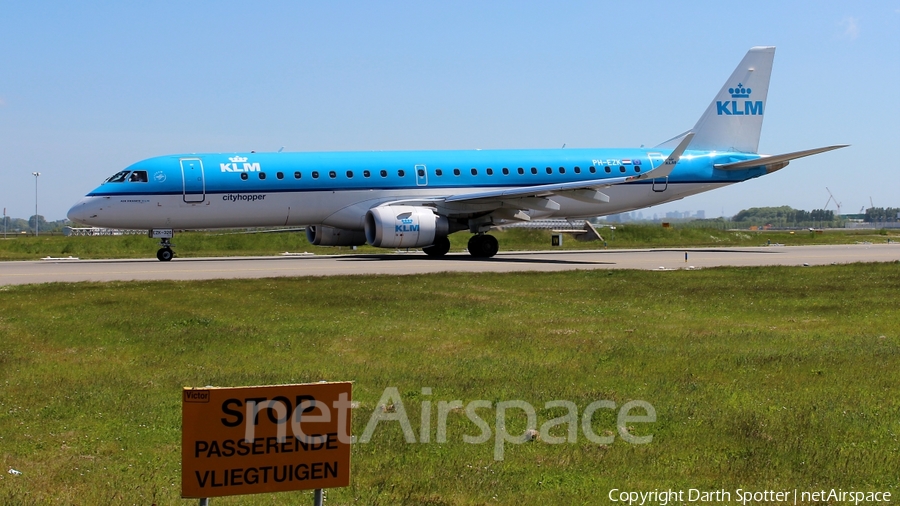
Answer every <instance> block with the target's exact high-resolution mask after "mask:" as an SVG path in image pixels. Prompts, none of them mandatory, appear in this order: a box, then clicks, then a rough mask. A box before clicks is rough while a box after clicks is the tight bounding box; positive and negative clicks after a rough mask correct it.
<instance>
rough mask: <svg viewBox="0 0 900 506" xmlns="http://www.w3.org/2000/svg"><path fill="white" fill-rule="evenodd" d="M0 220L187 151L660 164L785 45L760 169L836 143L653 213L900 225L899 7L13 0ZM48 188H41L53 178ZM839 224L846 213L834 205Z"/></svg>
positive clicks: (1, 108)
mask: <svg viewBox="0 0 900 506" xmlns="http://www.w3.org/2000/svg"><path fill="white" fill-rule="evenodd" d="M0 24H2V30H0V157H2V163H0V207H4V208H6V212H7V214H8V215H10V216H12V217H18V218H28V217H30V216H32V215H33V214H34V208H35V182H36V181H37V186H38V188H37V194H38V195H37V200H38V213H39V214H40V215H42V216H44V217H45V218H46V219H47V220H57V219H62V218H64V217H65V214H66V212H67V210H68V209H69V207H71V206H72V205H73V204H75V203H76V202H77V201H78V200H79V199H80V198H81V197H82V196H83V195H84V194H86V193H87V192H89V191H90V190H91V189H93V188H95V187H96V186H98V185H99V184H100V183H101V181H102V180H103V179H105V178H106V177H108V176H110V175H112V174H114V173H115V172H117V171H118V170H120V169H122V168H124V167H126V166H128V165H130V164H132V163H134V162H136V161H139V160H141V159H144V158H149V157H152V156H158V155H166V154H177V153H203V152H234V151H249V150H256V151H276V150H278V149H279V148H281V147H282V146H283V147H284V149H285V151H357V150H359V151H368V150H417V149H471V148H481V149H491V148H499V149H508V148H547V147H561V146H562V145H563V144H566V147H572V148H574V147H637V146H641V145H646V146H648V147H650V146H654V145H656V144H658V143H660V142H662V141H664V140H666V139H669V138H670V137H672V136H674V135H676V134H678V133H681V132H683V131H685V130H687V129H689V128H691V126H693V124H694V123H695V122H696V120H697V119H698V118H699V117H700V115H701V114H702V113H703V111H704V110H705V108H706V106H707V105H708V104H709V103H710V101H711V100H712V99H713V97H714V95H715V94H716V92H717V91H718V90H719V88H720V87H721V86H722V85H723V84H724V83H725V80H726V79H727V78H728V77H729V75H730V74H731V72H732V70H733V69H734V67H735V66H736V65H737V64H738V62H739V61H740V60H741V58H742V57H743V56H744V54H745V53H746V51H747V50H748V49H749V48H750V47H752V46H760V45H774V46H777V51H776V55H775V65H774V70H773V74H772V81H771V85H770V88H769V96H768V101H767V104H766V118H765V122H764V125H763V130H762V137H761V139H760V151H761V152H763V153H770V154H778V153H784V152H790V151H799V150H803V149H810V148H815V147H819V146H827V145H831V144H851V145H852V146H851V147H849V148H846V149H842V150H838V151H834V152H830V153H825V154H821V155H817V156H814V157H810V158H805V159H802V160H796V161H794V162H792V163H791V165H790V166H789V167H787V168H785V169H782V170H781V171H779V172H777V173H774V174H771V175H768V176H765V177H762V178H759V179H755V180H752V181H748V182H745V183H741V184H737V185H732V186H730V187H727V188H723V189H719V190H715V191H712V192H707V193H704V194H700V195H697V196H693V197H688V198H686V199H684V200H681V201H677V202H673V203H670V204H666V205H661V206H656V207H653V208H649V209H645V210H644V214H645V216H651V215H652V214H654V213H659V214H660V215H662V214H664V213H665V212H667V211H673V210H679V211H698V210H704V211H705V212H706V215H707V217H713V216H719V215H725V216H731V215H734V214H735V213H737V212H738V211H740V210H741V209H745V208H749V207H761V206H779V205H789V206H792V207H795V208H798V209H806V210H812V209H816V208H822V207H823V206H824V205H825V204H826V202H828V199H829V194H828V191H827V190H826V188H829V189H830V190H831V192H832V193H833V194H834V196H835V198H836V200H837V201H838V202H840V203H841V204H842V209H841V211H842V212H843V213H855V212H858V211H859V210H860V208H862V207H869V205H870V199H871V202H873V203H874V204H875V206H877V207H900V192H898V190H900V168H898V167H897V166H896V165H897V162H896V154H895V153H893V150H894V149H898V148H900V93H898V92H897V91H896V90H897V89H898V88H900V0H873V1H864V2H839V1H836V2H792V1H785V0H780V1H773V2H769V1H755V2H703V1H698V2H686V3H684V4H683V5H681V4H676V3H675V2H642V1H634V2H595V1H586V2H553V3H550V2H523V1H515V2H513V1H510V2H502V1H496V2H494V1H490V2H484V1H472V2H469V1H454V2H422V1H416V2H413V1H410V2H393V1H383V2H299V1H290V2H289V1H285V2H252V3H251V2H246V3H239V2H227V1H215V2H203V1H196V2H89V1H85V2H61V1H60V2H42V1H28V2H19V1H11V0H0ZM32 172H40V173H41V175H40V177H39V178H35V177H34V176H32ZM829 208H830V209H832V210H836V208H835V207H834V205H833V204H831V203H829Z"/></svg>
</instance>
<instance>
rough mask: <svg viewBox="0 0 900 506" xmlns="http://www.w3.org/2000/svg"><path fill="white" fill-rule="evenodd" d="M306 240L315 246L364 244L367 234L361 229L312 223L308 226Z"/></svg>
mask: <svg viewBox="0 0 900 506" xmlns="http://www.w3.org/2000/svg"><path fill="white" fill-rule="evenodd" d="M306 240H308V241H309V242H311V243H312V244H313V245H314V246H362V245H363V244H365V243H366V234H365V232H361V231H359V230H344V229H342V228H334V227H327V226H325V225H312V226H308V227H306Z"/></svg>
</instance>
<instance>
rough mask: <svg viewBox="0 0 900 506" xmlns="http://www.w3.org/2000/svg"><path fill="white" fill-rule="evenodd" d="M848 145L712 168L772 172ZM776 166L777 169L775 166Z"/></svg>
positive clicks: (717, 165)
mask: <svg viewBox="0 0 900 506" xmlns="http://www.w3.org/2000/svg"><path fill="white" fill-rule="evenodd" d="M847 146H849V144H838V145H835V146H826V147H824V148H815V149H807V150H805V151H795V152H793V153H785V154H783V155H763V156H761V157H759V158H756V159H754V160H745V161H743V162H734V163H717V164H715V165H714V166H713V167H715V168H716V169H719V170H741V169H752V168H754V167H765V168H767V169H769V171H770V172H771V171H772V170H777V169H780V168H782V167H784V166H785V165H787V163H786V162H789V161H791V160H796V159H797V158H803V157H804V156H810V155H817V154H819V153H824V152H826V151H831V150H834V149H840V148H846V147H847ZM776 165H777V166H778V167H777V168H776V167H775V166H776Z"/></svg>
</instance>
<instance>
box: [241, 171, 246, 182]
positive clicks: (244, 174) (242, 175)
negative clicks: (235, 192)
mask: <svg viewBox="0 0 900 506" xmlns="http://www.w3.org/2000/svg"><path fill="white" fill-rule="evenodd" d="M241 179H243V180H244V181H246V180H247V173H246V172H241Z"/></svg>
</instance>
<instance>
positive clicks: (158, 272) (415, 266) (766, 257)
mask: <svg viewBox="0 0 900 506" xmlns="http://www.w3.org/2000/svg"><path fill="white" fill-rule="evenodd" d="M685 253H687V261H685ZM898 260H900V244H853V245H835V246H792V247H785V246H768V247H758V248H689V249H652V250H648V249H642V250H593V251H545V252H511V253H503V252H501V253H499V254H498V255H497V256H495V257H494V258H490V259H476V258H472V257H471V256H469V255H468V254H467V253H455V254H449V255H447V256H445V257H443V258H430V257H427V256H426V255H425V254H423V253H420V252H411V253H390V254H383V255H335V256H312V255H309V256H277V257H220V258H176V259H174V260H172V261H171V262H160V261H158V260H156V259H155V258H154V259H149V258H148V259H139V260H60V259H48V260H41V261H35V262H0V286H2V285H20V284H29V283H51V282H78V281H129V280H182V281H183V280H197V279H229V278H267V277H280V276H339V275H352V274H387V275H395V276H396V275H404V274H424V273H435V272H524V271H542V272H549V271H563V270H573V269H642V270H671V269H688V268H694V269H702V268H708V267H719V266H764V265H792V266H804V265H828V264H843V263H852V262H892V261H898Z"/></svg>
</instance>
